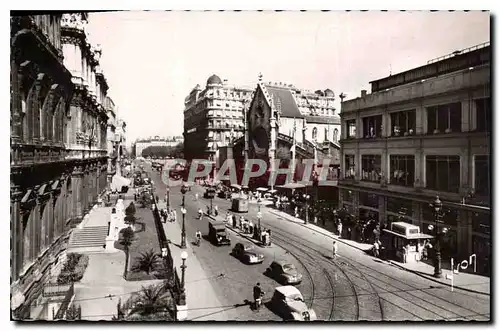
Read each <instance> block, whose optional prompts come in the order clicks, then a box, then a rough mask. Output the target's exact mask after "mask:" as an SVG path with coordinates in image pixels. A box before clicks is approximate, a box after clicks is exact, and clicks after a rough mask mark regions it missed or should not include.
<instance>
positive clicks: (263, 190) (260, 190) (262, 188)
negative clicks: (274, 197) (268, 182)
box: [257, 187, 267, 192]
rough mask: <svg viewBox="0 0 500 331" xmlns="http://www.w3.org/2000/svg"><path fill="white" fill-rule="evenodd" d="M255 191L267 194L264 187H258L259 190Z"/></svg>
mask: <svg viewBox="0 0 500 331" xmlns="http://www.w3.org/2000/svg"><path fill="white" fill-rule="evenodd" d="M257 191H259V192H267V188H265V187H259V188H257Z"/></svg>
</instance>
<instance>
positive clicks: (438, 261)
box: [428, 196, 448, 278]
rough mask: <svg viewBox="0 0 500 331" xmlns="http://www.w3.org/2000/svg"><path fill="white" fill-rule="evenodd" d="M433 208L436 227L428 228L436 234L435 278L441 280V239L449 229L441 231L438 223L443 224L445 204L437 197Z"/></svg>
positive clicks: (432, 204) (430, 226)
mask: <svg viewBox="0 0 500 331" xmlns="http://www.w3.org/2000/svg"><path fill="white" fill-rule="evenodd" d="M430 206H431V207H432V208H434V212H435V226H433V225H432V224H431V225H429V226H428V229H429V230H430V231H432V230H434V234H435V237H436V238H435V242H434V277H436V278H441V277H442V270H441V239H442V236H443V235H445V234H446V232H448V229H447V228H445V227H443V228H442V229H441V231H440V230H439V226H438V223H441V218H442V217H443V213H442V210H443V203H442V202H441V200H439V196H437V197H436V200H434V202H433V203H431V204H430Z"/></svg>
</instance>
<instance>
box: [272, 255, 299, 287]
mask: <svg viewBox="0 0 500 331" xmlns="http://www.w3.org/2000/svg"><path fill="white" fill-rule="evenodd" d="M264 274H265V275H266V276H269V277H271V278H273V279H275V280H276V281H277V282H278V283H280V284H283V285H294V284H300V283H301V282H302V275H301V274H300V273H299V272H298V271H297V268H295V266H294V265H293V264H291V263H288V262H285V261H273V263H271V265H270V266H269V268H267V269H266V271H265V272H264Z"/></svg>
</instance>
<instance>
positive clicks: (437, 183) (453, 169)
mask: <svg viewBox="0 0 500 331" xmlns="http://www.w3.org/2000/svg"><path fill="white" fill-rule="evenodd" d="M425 172H426V174H425V177H426V188H428V189H431V190H436V191H444V192H456V193H458V190H459V188H460V156H435V155H427V157H426V168H425Z"/></svg>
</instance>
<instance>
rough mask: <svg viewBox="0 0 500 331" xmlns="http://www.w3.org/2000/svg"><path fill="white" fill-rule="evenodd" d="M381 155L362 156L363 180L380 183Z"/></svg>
mask: <svg viewBox="0 0 500 331" xmlns="http://www.w3.org/2000/svg"><path fill="white" fill-rule="evenodd" d="M381 163H382V160H381V156H380V155H363V156H361V180H365V181H368V182H380V179H381V177H382V171H381Z"/></svg>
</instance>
